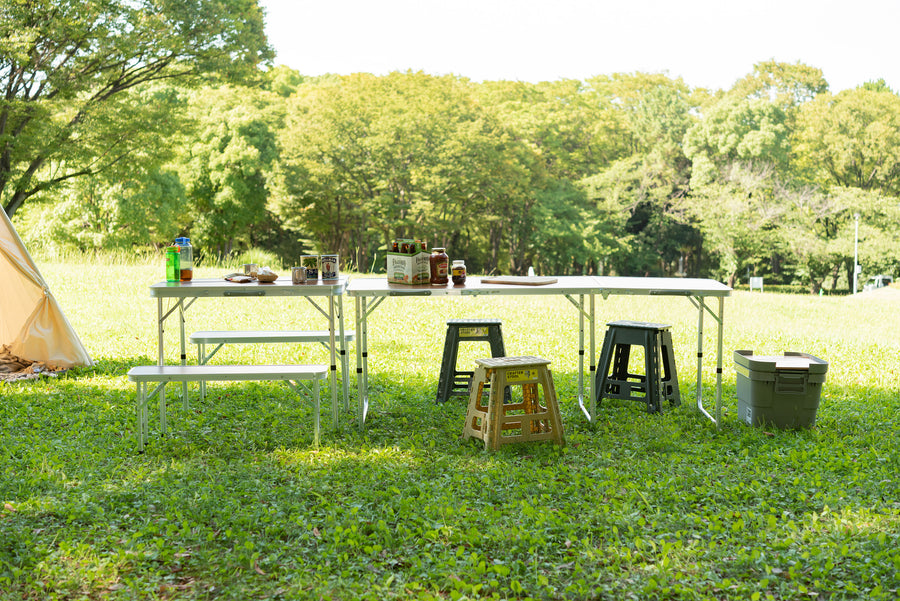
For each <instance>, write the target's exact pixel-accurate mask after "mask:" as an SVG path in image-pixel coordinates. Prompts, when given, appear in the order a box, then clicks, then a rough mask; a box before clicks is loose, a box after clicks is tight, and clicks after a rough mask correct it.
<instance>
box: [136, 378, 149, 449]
mask: <svg viewBox="0 0 900 601" xmlns="http://www.w3.org/2000/svg"><path fill="white" fill-rule="evenodd" d="M135 402H136V403H137V431H136V433H137V443H138V453H143V452H144V434H145V432H146V428H147V385H146V384H145V383H144V382H138V383H137V399H136V401H135Z"/></svg>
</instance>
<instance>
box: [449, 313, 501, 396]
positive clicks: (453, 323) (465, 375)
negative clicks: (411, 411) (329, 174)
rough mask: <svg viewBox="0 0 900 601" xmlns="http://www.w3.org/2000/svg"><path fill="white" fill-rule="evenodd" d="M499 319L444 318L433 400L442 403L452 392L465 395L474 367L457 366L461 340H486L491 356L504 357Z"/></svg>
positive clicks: (467, 391) (467, 393) (456, 394)
mask: <svg viewBox="0 0 900 601" xmlns="http://www.w3.org/2000/svg"><path fill="white" fill-rule="evenodd" d="M502 323H503V322H502V321H501V320H499V319H450V320H448V321H447V337H446V338H445V340H444V355H443V358H442V359H441V375H440V378H439V379H438V389H437V397H436V398H435V402H437V403H444V402H446V401H448V400H449V399H450V397H452V396H468V395H469V386H470V385H471V383H472V378H473V376H474V375H475V372H474V371H464V370H458V369H457V368H456V366H457V355H458V353H459V344H460V342H488V343H490V346H491V356H492V357H503V356H504V355H506V350H505V349H504V347H503V331H502V329H501V325H502Z"/></svg>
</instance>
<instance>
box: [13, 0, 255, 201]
mask: <svg viewBox="0 0 900 601" xmlns="http://www.w3.org/2000/svg"><path fill="white" fill-rule="evenodd" d="M271 56H272V52H271V50H270V49H269V48H268V46H267V45H266V41H265V35H264V33H263V19H262V12H261V10H260V8H259V6H258V5H257V2H256V0H192V1H189V2H185V1H183V0H91V1H90V2H81V1H75V0H29V1H28V2H24V1H22V0H0V82H2V86H3V89H4V94H3V96H2V99H0V202H2V205H3V208H4V209H5V210H6V212H7V214H9V215H13V214H14V213H15V212H16V210H18V209H19V207H21V206H22V205H23V203H25V202H26V200H28V199H29V198H32V197H34V196H35V195H38V194H40V193H42V192H44V191H47V190H50V189H51V188H52V187H53V186H55V185H57V184H59V183H61V182H65V181H68V180H71V179H73V178H76V177H79V176H86V175H93V174H98V173H100V172H102V171H103V170H104V169H106V168H108V167H110V166H112V165H115V164H116V163H117V162H119V161H121V160H123V158H124V157H126V156H128V155H129V154H130V153H132V152H135V151H137V150H139V149H141V148H142V147H144V142H145V136H147V135H150V134H152V133H153V129H154V128H153V126H152V125H151V126H150V127H146V126H147V125H148V124H152V123H153V122H152V121H148V120H147V116H148V113H147V110H148V109H147V107H146V106H145V105H142V104H140V103H137V102H135V101H134V97H131V98H130V101H129V102H117V101H118V100H119V99H121V98H122V97H123V95H125V94H126V93H127V92H129V91H130V90H134V89H135V88H137V87H139V86H141V85H143V84H147V83H149V82H155V81H169V82H175V81H178V82H184V83H187V82H191V81H199V80H213V81H224V80H226V79H229V78H237V79H244V78H246V77H248V76H250V75H252V74H253V73H254V72H255V70H256V68H257V66H258V65H259V64H260V63H261V62H263V61H266V60H268V59H269V58H270V57H271Z"/></svg>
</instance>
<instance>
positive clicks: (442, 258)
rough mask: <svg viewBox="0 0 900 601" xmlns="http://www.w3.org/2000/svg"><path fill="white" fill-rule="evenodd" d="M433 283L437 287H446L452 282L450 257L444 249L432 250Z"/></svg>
mask: <svg viewBox="0 0 900 601" xmlns="http://www.w3.org/2000/svg"><path fill="white" fill-rule="evenodd" d="M429 261H430V263H431V283H432V284H433V285H435V286H442V285H445V284H446V283H447V282H449V281H450V278H449V277H447V276H448V274H449V271H450V269H449V267H450V257H448V256H447V253H446V250H445V249H443V248H432V249H431V257H430V259H429Z"/></svg>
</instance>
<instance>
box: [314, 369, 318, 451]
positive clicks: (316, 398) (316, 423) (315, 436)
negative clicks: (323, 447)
mask: <svg viewBox="0 0 900 601" xmlns="http://www.w3.org/2000/svg"><path fill="white" fill-rule="evenodd" d="M313 444H315V446H316V448H317V449H318V448H319V381H318V380H313Z"/></svg>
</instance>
